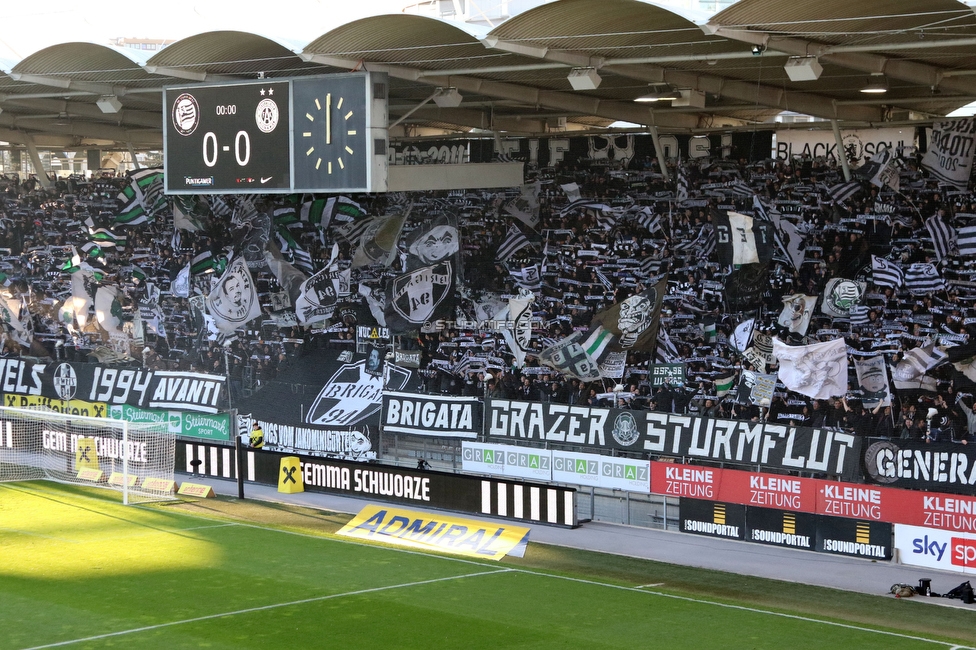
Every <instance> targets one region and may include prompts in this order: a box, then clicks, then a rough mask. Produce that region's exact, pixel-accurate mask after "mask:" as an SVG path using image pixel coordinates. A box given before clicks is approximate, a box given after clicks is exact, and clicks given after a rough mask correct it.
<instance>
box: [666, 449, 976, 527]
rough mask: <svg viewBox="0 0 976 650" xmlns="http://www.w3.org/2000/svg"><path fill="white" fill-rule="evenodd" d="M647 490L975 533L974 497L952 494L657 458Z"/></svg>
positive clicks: (708, 499)
mask: <svg viewBox="0 0 976 650" xmlns="http://www.w3.org/2000/svg"><path fill="white" fill-rule="evenodd" d="M651 493H652V494H663V495H666V496H676V497H683V498H692V499H701V500H707V501H716V502H721V503H730V504H741V505H747V506H753V507H756V506H759V507H764V508H776V509H780V510H789V511H793V512H808V513H813V514H817V515H829V516H832V517H842V518H847V519H861V520H865V521H879V522H887V523H892V524H910V525H913V526H925V527H928V528H940V529H943V530H950V531H959V532H967V533H976V497H968V496H959V495H954V494H938V493H933V492H920V491H917V490H901V489H898V488H890V487H881V486H878V485H865V484H856V483H841V482H840V481H826V480H822V479H812V478H800V477H798V476H784V475H779V474H766V473H763V472H746V471H741V470H735V469H719V468H717V467H699V466H695V465H681V464H678V463H663V462H657V461H655V462H652V463H651Z"/></svg>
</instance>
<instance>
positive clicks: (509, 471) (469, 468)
mask: <svg viewBox="0 0 976 650" xmlns="http://www.w3.org/2000/svg"><path fill="white" fill-rule="evenodd" d="M461 471H463V472H469V473H472V474H495V475H498V476H507V477H510V478H527V479H532V480H535V481H551V480H552V453H551V452H550V451H549V450H548V449H535V448H533V447H516V446H515V445H486V444H482V443H478V442H468V441H466V440H465V441H464V442H462V443H461Z"/></svg>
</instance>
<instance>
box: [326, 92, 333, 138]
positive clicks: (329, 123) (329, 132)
mask: <svg viewBox="0 0 976 650" xmlns="http://www.w3.org/2000/svg"><path fill="white" fill-rule="evenodd" d="M325 144H332V93H328V94H327V95H326V96H325Z"/></svg>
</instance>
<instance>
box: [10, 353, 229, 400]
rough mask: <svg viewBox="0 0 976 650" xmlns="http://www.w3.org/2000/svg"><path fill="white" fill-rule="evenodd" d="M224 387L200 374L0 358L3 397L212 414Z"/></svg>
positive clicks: (224, 397) (224, 393)
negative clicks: (48, 398)
mask: <svg viewBox="0 0 976 650" xmlns="http://www.w3.org/2000/svg"><path fill="white" fill-rule="evenodd" d="M226 382H227V380H226V377H223V376H221V375H207V374H204V373H200V372H179V371H172V370H145V369H143V368H117V367H112V366H102V365H98V364H92V363H67V362H65V363H47V364H45V363H34V362H32V361H27V360H22V359H0V391H2V392H3V393H5V394H7V395H26V396H43V397H50V398H52V399H58V400H65V401H70V400H76V399H77V400H83V401H87V402H101V403H105V404H108V405H112V404H131V405H132V406H138V407H139V408H147V409H172V410H179V411H197V412H201V413H217V412H218V411H220V410H222V409H226V408H227V386H226Z"/></svg>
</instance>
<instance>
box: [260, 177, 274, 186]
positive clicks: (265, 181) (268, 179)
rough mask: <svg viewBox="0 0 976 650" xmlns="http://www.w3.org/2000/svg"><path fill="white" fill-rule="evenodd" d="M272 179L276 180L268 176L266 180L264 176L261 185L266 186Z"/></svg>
mask: <svg viewBox="0 0 976 650" xmlns="http://www.w3.org/2000/svg"><path fill="white" fill-rule="evenodd" d="M272 178H274V176H268V177H267V178H265V177H264V176H262V177H261V184H262V185H264V184H265V183H267V182H268V181H270V180H271V179H272Z"/></svg>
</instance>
